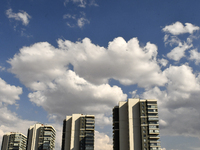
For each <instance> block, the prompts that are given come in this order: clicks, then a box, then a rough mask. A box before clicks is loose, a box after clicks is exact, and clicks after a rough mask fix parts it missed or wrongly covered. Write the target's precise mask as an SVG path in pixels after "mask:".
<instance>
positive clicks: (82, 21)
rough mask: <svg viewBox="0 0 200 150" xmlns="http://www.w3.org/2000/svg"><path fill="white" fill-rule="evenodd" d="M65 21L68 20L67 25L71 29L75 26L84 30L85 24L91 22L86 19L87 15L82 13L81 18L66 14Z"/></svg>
mask: <svg viewBox="0 0 200 150" xmlns="http://www.w3.org/2000/svg"><path fill="white" fill-rule="evenodd" d="M63 19H67V20H68V22H67V25H68V26H69V27H71V28H73V27H75V26H78V27H79V28H82V27H83V26H84V25H85V24H89V23H90V21H89V20H88V19H87V18H86V14H85V13H84V12H81V13H80V15H79V17H77V15H71V14H65V15H63ZM74 21H75V22H74Z"/></svg>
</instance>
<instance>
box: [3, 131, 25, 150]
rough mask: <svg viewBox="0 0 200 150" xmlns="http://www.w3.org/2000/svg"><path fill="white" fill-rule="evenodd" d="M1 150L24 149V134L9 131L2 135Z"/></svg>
mask: <svg viewBox="0 0 200 150" xmlns="http://www.w3.org/2000/svg"><path fill="white" fill-rule="evenodd" d="M1 150H26V136H25V135H24V134H22V133H16V132H10V133H7V134H5V135H4V136H3V140H2V145H1Z"/></svg>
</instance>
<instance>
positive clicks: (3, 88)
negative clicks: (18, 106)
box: [0, 78, 22, 105]
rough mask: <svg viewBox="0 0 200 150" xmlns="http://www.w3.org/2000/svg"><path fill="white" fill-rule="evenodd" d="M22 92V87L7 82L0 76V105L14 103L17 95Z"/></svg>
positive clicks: (17, 98) (17, 97)
mask: <svg viewBox="0 0 200 150" xmlns="http://www.w3.org/2000/svg"><path fill="white" fill-rule="evenodd" d="M20 94H22V88H21V87H16V86H14V85H9V84H7V83H6V82H5V81H4V80H3V79H1V78H0V105H2V103H3V104H6V105H7V104H10V105H12V104H15V102H16V100H19V95H20Z"/></svg>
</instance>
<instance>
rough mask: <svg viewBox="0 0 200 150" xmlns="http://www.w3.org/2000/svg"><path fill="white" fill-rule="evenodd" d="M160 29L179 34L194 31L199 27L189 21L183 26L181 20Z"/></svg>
mask: <svg viewBox="0 0 200 150" xmlns="http://www.w3.org/2000/svg"><path fill="white" fill-rule="evenodd" d="M162 30H163V31H164V32H166V33H171V34H173V35H179V34H184V33H190V34H192V33H193V32H194V31H196V30H199V27H198V26H195V25H193V24H191V23H185V26H184V25H183V24H182V23H181V22H179V21H177V22H176V23H174V24H171V25H168V26H165V27H164V28H163V29H162Z"/></svg>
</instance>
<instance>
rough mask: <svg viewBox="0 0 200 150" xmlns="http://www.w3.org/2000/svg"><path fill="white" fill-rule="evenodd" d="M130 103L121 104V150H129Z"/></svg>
mask: <svg viewBox="0 0 200 150" xmlns="http://www.w3.org/2000/svg"><path fill="white" fill-rule="evenodd" d="M128 129H129V128H128V103H127V102H119V141H120V145H119V146H120V150H129V130H128Z"/></svg>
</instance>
